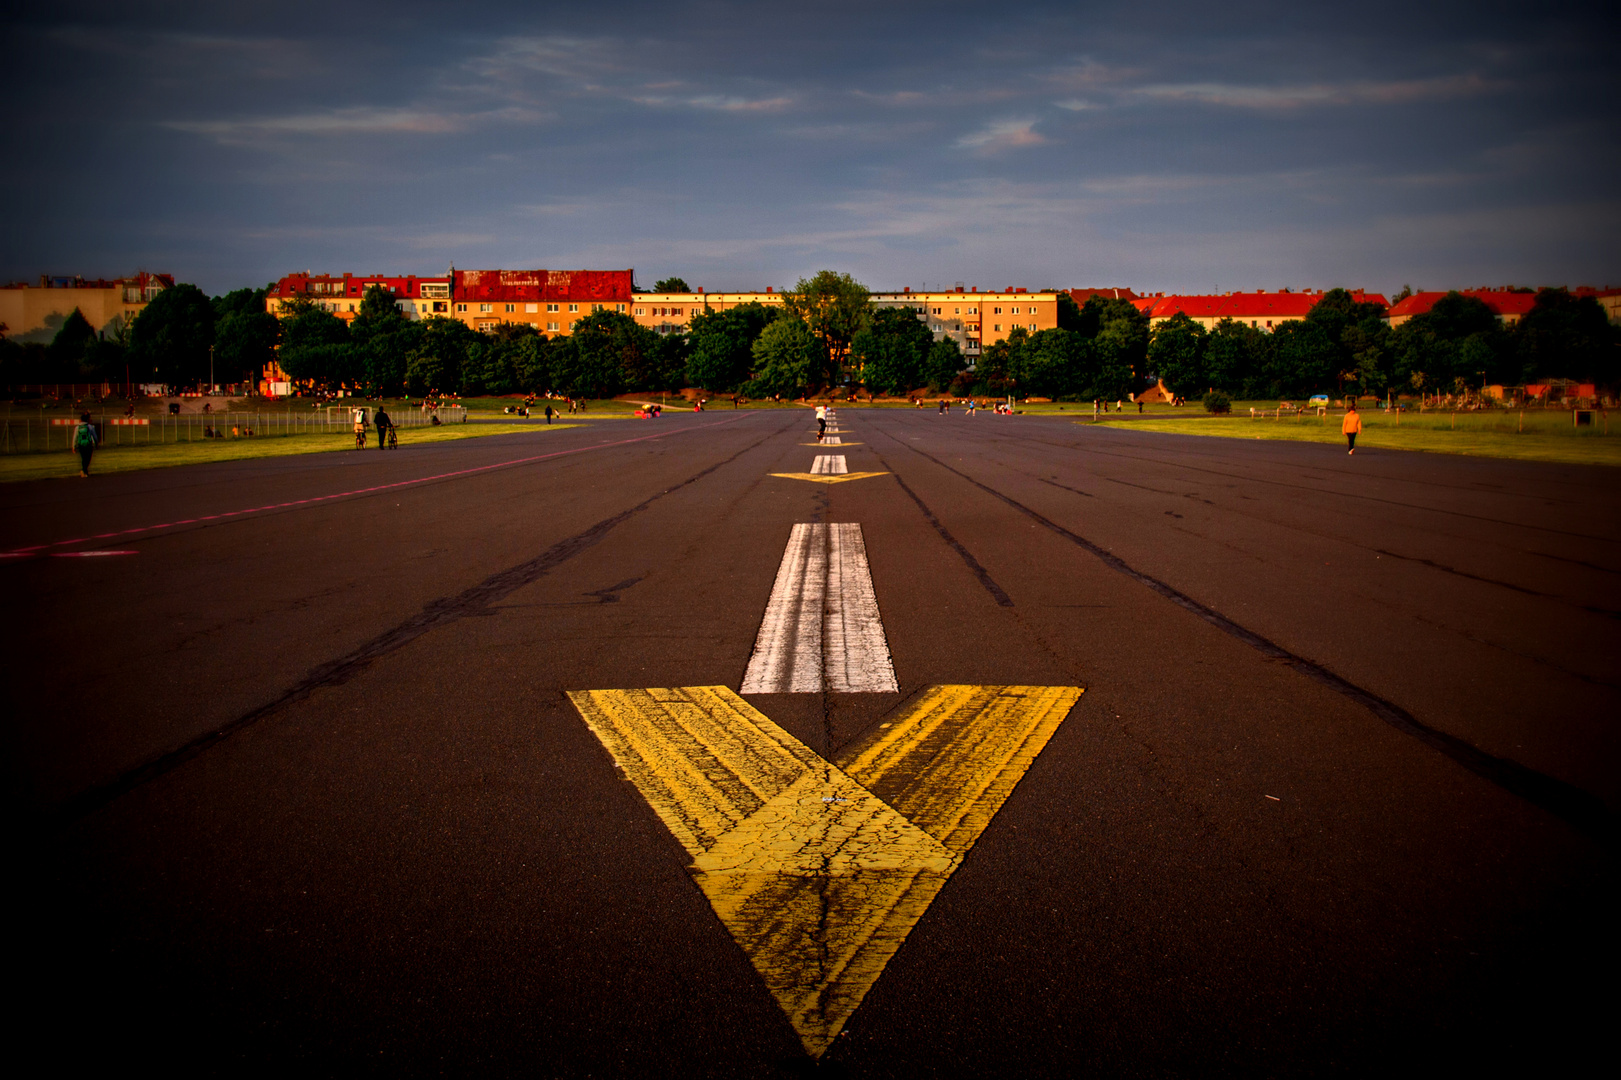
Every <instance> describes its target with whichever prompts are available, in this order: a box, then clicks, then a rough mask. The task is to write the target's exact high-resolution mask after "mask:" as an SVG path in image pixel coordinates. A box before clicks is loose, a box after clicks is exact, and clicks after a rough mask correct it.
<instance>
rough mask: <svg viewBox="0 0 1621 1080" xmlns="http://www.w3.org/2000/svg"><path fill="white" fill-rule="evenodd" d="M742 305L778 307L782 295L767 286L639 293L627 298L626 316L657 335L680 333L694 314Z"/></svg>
mask: <svg viewBox="0 0 1621 1080" xmlns="http://www.w3.org/2000/svg"><path fill="white" fill-rule="evenodd" d="M744 304H762V305H764V306H765V307H768V308H772V307H781V306H782V294H781V293H779V292H777V291H776V289H774V288H772V287H770V286H767V287H766V290H765V291H764V292H718V293H712V292H705V291H704V290H702V289H699V290H697V291H696V292H686V293H650V292H639V293H636V294H635V295H634V296H632V297H631V298H630V317H631V318H632V319H635V320H636V322H637V323H638V324H640V325H642V326H645V327H647V328H648V329H649V330H654V331H657V332H658V333H660V334H684V333H686V332H687V330H688V329H689V328H690V327H691V326H692V319H693V316H695V315H701V314H702V313H703V312H705V311H726V310H728V309H729V308H735V307H742V306H743V305H744Z"/></svg>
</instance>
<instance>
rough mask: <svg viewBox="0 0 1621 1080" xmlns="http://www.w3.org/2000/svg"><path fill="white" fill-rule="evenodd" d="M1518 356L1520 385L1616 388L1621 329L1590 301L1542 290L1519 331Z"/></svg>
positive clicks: (1620, 373) (1516, 334) (1620, 368)
mask: <svg viewBox="0 0 1621 1080" xmlns="http://www.w3.org/2000/svg"><path fill="white" fill-rule="evenodd" d="M1513 345H1514V356H1515V358H1516V359H1517V360H1518V362H1519V372H1520V375H1521V379H1520V380H1518V381H1529V380H1531V379H1533V378H1565V379H1573V378H1574V379H1591V380H1593V381H1594V382H1596V383H1598V384H1599V385H1601V386H1613V385H1615V384H1616V382H1617V378H1618V376H1621V366H1618V358H1617V350H1618V348H1621V344H1618V338H1617V332H1616V328H1615V327H1614V326H1613V325H1612V324H1611V323H1610V321H1609V319H1608V318H1607V317H1606V315H1605V313H1604V308H1603V307H1602V306H1600V304H1599V302H1598V301H1597V300H1594V299H1593V298H1592V297H1590V296H1583V297H1577V296H1574V295H1572V294H1571V293H1570V292H1568V291H1566V290H1564V289H1542V290H1541V291H1539V292H1538V293H1537V299H1536V303H1535V304H1534V305H1533V306H1532V308H1531V310H1530V311H1529V312H1527V313H1526V316H1525V318H1523V319H1521V320H1520V323H1519V325H1518V326H1516V327H1515V328H1514V341H1513Z"/></svg>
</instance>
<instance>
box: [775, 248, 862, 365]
mask: <svg viewBox="0 0 1621 1080" xmlns="http://www.w3.org/2000/svg"><path fill="white" fill-rule="evenodd" d="M870 296H871V294H870V293H869V292H868V291H867V288H866V286H864V285H862V284H861V283H860V282H858V281H856V280H855V279H854V278H852V277H851V276H850V275H849V274H837V273H834V272H833V271H832V270H821V271H818V272H817V274H816V276H815V277H812V278H809V279H805V278H801V279H800V280H799V283H798V284H797V285H795V286H794V287H793V288H792V289H785V290H783V294H782V306H783V310H784V311H786V312H787V313H788V314H789V315H792V316H794V317H795V318H797V319H799V320H800V321H802V322H803V323H804V324H805V325H806V326H807V327H809V328H810V332H811V333H812V334H814V335H815V336H816V339H817V340H818V341H820V342H821V343H822V353H823V355H824V356H825V357H826V365H827V368H828V373H829V374H831V375H832V376H833V377H834V378H838V377H840V376H842V375H843V373H844V370H845V367H846V366H847V364H848V363H849V359H850V343H851V342H852V341H853V340H854V339H855V336H856V334H857V333H859V332H860V331H861V330H862V329H863V328H864V327H865V326H866V325H867V322H868V320H869V318H870V313H869V310H868V302H869V298H870ZM823 378H824V373H823V372H820V371H816V372H812V373H811V375H810V379H811V382H810V383H809V385H812V386H815V385H820V384H821V383H822V381H823Z"/></svg>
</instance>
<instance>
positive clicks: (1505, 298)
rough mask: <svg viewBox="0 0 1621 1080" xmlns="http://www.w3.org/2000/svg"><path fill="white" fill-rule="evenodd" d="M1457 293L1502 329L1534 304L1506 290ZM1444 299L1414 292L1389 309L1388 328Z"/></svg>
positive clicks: (1525, 296) (1531, 295) (1531, 298)
mask: <svg viewBox="0 0 1621 1080" xmlns="http://www.w3.org/2000/svg"><path fill="white" fill-rule="evenodd" d="M1458 293H1459V295H1462V296H1470V297H1473V298H1474V299H1476V300H1479V301H1480V302H1481V303H1483V304H1485V305H1486V306H1487V307H1488V308H1490V309H1491V311H1492V314H1493V315H1496V316H1497V321H1498V322H1501V323H1502V324H1503V325H1504V326H1513V325H1514V324H1515V323H1517V322H1519V321H1520V320H1521V319H1523V318H1525V317H1526V316H1527V315H1529V314H1530V313H1531V307H1532V305H1534V304H1535V303H1536V300H1537V296H1536V293H1533V292H1524V291H1520V292H1516V291H1514V290H1513V289H1512V288H1509V287H1507V286H1505V287H1504V288H1501V289H1459V290H1458ZM1577 293H1578V295H1581V291H1580V290H1577ZM1589 294H1591V290H1589ZM1446 295H1447V294H1446V293H1444V292H1417V293H1414V294H1413V295H1411V296H1407V297H1403V298H1402V299H1401V300H1398V301H1397V302H1396V306H1395V307H1393V308H1391V309H1390V325H1391V326H1400V325H1401V324H1402V323H1404V322H1406V321H1407V320H1408V319H1411V318H1412V317H1413V316H1415V315H1423V314H1424V313H1425V312H1427V311H1429V310H1430V309H1431V308H1433V307H1434V306H1435V303H1436V301H1437V300H1440V299H1441V298H1443V297H1444V296H1446Z"/></svg>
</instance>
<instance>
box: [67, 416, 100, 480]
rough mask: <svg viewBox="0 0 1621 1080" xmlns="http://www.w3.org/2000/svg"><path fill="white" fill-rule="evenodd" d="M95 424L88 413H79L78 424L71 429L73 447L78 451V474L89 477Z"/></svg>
mask: <svg viewBox="0 0 1621 1080" xmlns="http://www.w3.org/2000/svg"><path fill="white" fill-rule="evenodd" d="M99 441H100V440H99V439H98V438H97V437H96V425H94V424H92V423H91V422H90V414H89V413H80V414H79V426H78V427H76V428H74V429H73V449H75V450H77V451H78V452H79V475H80V476H82V477H84V478H85V479H86V480H88V479H90V455H91V454H93V453H95V452H96V443H97V442H99Z"/></svg>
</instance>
